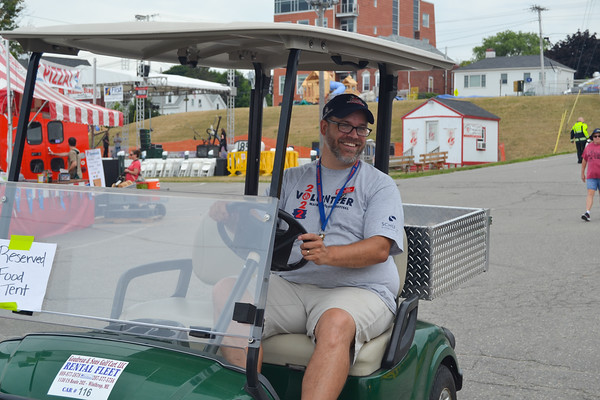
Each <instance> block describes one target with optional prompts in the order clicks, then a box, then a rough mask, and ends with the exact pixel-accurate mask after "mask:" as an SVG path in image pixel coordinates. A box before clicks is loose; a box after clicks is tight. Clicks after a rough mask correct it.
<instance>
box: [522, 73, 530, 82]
mask: <svg viewBox="0 0 600 400" xmlns="http://www.w3.org/2000/svg"><path fill="white" fill-rule="evenodd" d="M529 79H531V73H530V72H524V73H523V80H524V81H525V82H527V80H529Z"/></svg>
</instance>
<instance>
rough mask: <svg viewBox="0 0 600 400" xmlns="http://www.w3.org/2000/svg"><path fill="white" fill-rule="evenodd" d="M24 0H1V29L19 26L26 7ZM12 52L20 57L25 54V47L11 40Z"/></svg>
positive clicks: (7, 29)
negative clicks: (19, 20)
mask: <svg viewBox="0 0 600 400" xmlns="http://www.w3.org/2000/svg"><path fill="white" fill-rule="evenodd" d="M23 1H24V0H0V29H2V30H6V31H9V30H13V29H15V28H17V27H18V24H17V20H18V19H19V18H20V14H21V12H22V11H23V9H24V8H25V6H24V4H23ZM10 52H11V54H12V55H13V56H15V57H18V56H19V55H20V54H23V48H22V47H21V45H20V44H19V43H18V42H10Z"/></svg>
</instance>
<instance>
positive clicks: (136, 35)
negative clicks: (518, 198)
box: [2, 22, 454, 71]
mask: <svg viewBox="0 0 600 400" xmlns="http://www.w3.org/2000/svg"><path fill="white" fill-rule="evenodd" d="M2 36H3V37H5V38H6V39H10V40H17V41H19V42H20V43H21V45H22V46H23V48H24V49H25V50H26V51H32V52H41V53H59V54H71V55H76V54H77V53H78V52H79V51H80V50H86V51H90V52H92V53H96V54H102V55H110V56H117V57H127V58H134V59H141V60H152V61H161V62H169V63H179V62H180V61H179V58H178V54H179V56H181V55H184V54H185V55H187V56H188V57H189V58H190V59H192V58H193V59H194V60H195V59H196V58H197V60H198V61H197V62H198V65H202V66H207V67H218V68H228V69H254V66H253V65H254V63H260V64H261V65H262V67H263V68H264V70H268V69H272V68H278V67H285V66H286V62H287V57H288V54H287V52H286V51H282V49H287V50H289V49H299V50H302V51H303V52H304V55H303V57H302V58H301V60H300V63H299V65H298V68H299V69H300V70H330V69H332V67H335V65H336V64H335V61H333V62H332V57H336V56H339V57H341V61H342V62H344V64H343V65H344V66H345V67H344V68H346V67H348V68H347V69H352V70H354V69H361V68H365V67H370V68H378V64H380V63H383V64H385V65H386V67H387V69H388V71H397V70H430V69H433V68H444V69H449V68H451V67H452V65H453V64H454V63H453V62H452V60H449V59H446V58H444V57H443V56H441V55H439V54H435V53H432V52H429V51H426V50H422V49H418V48H416V47H411V46H407V45H404V44H400V43H395V42H392V41H389V40H385V39H380V38H375V37H370V36H365V35H360V34H356V33H351V32H345V31H341V30H337V29H329V28H320V27H315V26H308V25H300V24H289V23H248V22H243V23H241V22H235V23H226V24H217V23H201V24H200V23H172V22H144V23H140V22H124V23H106V24H86V25H63V26H50V27H41V28H29V27H28V28H19V29H16V30H14V31H10V32H2ZM361 61H365V62H368V64H366V65H365V64H360V65H359V63H360V62H361ZM347 62H350V63H353V64H346V63H347ZM359 67H360V68H359ZM338 69H340V68H338Z"/></svg>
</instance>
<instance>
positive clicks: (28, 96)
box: [8, 53, 42, 182]
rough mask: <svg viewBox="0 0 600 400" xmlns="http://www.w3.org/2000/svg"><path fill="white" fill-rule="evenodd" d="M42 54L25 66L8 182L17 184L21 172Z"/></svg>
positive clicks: (33, 57) (34, 55) (32, 58)
mask: <svg viewBox="0 0 600 400" xmlns="http://www.w3.org/2000/svg"><path fill="white" fill-rule="evenodd" d="M41 58H42V53H32V54H31V57H29V65H28V66H27V79H26V80H25V86H24V87H23V98H22V99H21V109H20V113H19V124H18V125H17V134H16V137H15V147H14V148H13V155H12V160H11V162H10V168H9V170H8V180H9V181H13V182H17V181H18V180H19V173H20V172H21V162H22V161H23V149H24V147H25V139H26V137H27V126H28V125H29V114H30V113H31V104H32V103H33V92H34V90H35V79H36V76H37V71H38V67H39V64H40V59H41Z"/></svg>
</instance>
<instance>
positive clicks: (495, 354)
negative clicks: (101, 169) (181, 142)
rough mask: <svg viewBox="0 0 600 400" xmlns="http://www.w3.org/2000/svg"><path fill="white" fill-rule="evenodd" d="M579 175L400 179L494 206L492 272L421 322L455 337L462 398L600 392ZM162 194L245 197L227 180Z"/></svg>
mask: <svg viewBox="0 0 600 400" xmlns="http://www.w3.org/2000/svg"><path fill="white" fill-rule="evenodd" d="M579 176H580V165H579V164H577V163H576V160H575V155H574V154H569V155H563V156H556V157H551V158H546V159H542V160H535V161H530V162H524V163H518V164H510V165H502V166H494V167H489V168H482V169H477V170H471V171H459V172H456V173H453V174H444V175H436V176H427V177H422V178H415V179H403V180H398V181H397V182H398V186H399V188H400V191H401V194H402V198H403V201H404V202H405V203H416V204H433V205H447V206H459V207H483V208H490V209H491V214H492V217H493V224H492V227H491V235H490V236H491V251H490V268H489V271H488V272H486V273H484V274H481V275H479V276H477V277H476V278H474V279H472V280H471V281H468V282H466V283H465V284H464V285H463V286H462V287H461V288H459V289H458V290H456V291H454V292H452V293H449V294H445V295H443V296H442V297H439V298H436V299H435V300H433V301H431V302H426V301H423V302H421V305H420V308H419V316H420V318H421V319H425V320H428V321H431V322H434V323H436V324H438V325H443V326H446V327H447V328H449V329H450V330H451V331H452V332H453V333H454V334H455V335H456V338H457V348H456V350H457V354H458V357H459V363H460V367H461V368H462V370H463V373H464V379H465V380H464V387H463V390H462V391H460V392H459V398H460V399H464V400H470V399H528V400H536V399H540V400H541V399H544V400H545V399H549V398H552V399H570V400H571V399H592V398H593V399H595V398H597V395H598V393H600V380H599V379H598V372H599V371H600V361H599V359H598V356H599V354H600V351H598V347H599V346H600V340H599V339H598V335H599V334H600V333H599V330H598V327H599V325H600V324H599V323H600V316H599V309H600V290H599V289H598V286H599V284H600V257H599V256H598V254H599V253H600V252H599V251H598V250H597V243H598V235H599V234H600V206H599V204H600V203H599V202H598V199H596V203H595V205H594V209H593V210H592V221H591V222H584V221H582V220H581V218H580V215H581V213H582V212H583V211H584V207H585V193H586V189H585V186H584V184H583V183H582V182H581V180H580V178H579ZM264 187H266V185H265V184H262V185H261V189H260V192H261V193H262V190H263V188H264ZM163 188H165V189H171V190H182V189H183V190H185V191H193V192H217V193H224V194H232V193H238V194H239V193H242V191H243V185H242V184H224V183H214V184H212V183H211V184H206V183H197V184H187V185H186V186H185V188H182V187H181V186H180V185H177V184H168V183H164V184H163Z"/></svg>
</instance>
